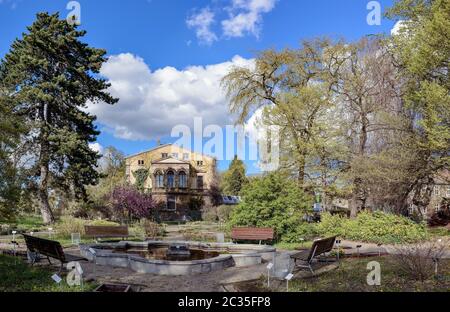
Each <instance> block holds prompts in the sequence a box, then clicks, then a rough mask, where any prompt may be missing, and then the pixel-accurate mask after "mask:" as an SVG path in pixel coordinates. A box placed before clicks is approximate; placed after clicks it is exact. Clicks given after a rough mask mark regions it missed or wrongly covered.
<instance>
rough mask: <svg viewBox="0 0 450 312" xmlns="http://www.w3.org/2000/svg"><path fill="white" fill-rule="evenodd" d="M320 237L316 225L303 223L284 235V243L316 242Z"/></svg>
mask: <svg viewBox="0 0 450 312" xmlns="http://www.w3.org/2000/svg"><path fill="white" fill-rule="evenodd" d="M317 236H319V233H318V230H317V225H316V224H315V223H307V222H302V223H300V224H299V225H297V226H296V227H295V228H294V229H293V230H292V231H288V233H286V234H285V235H283V240H282V242H283V243H302V242H305V241H310V240H314V238H316V237H317Z"/></svg>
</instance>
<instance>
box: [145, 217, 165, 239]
mask: <svg viewBox="0 0 450 312" xmlns="http://www.w3.org/2000/svg"><path fill="white" fill-rule="evenodd" d="M140 223H141V226H142V227H143V228H144V233H145V236H146V238H149V239H155V238H157V237H159V236H162V235H163V234H164V233H163V232H164V229H163V228H162V227H161V226H160V225H159V224H158V223H156V222H152V221H150V220H147V219H143V220H141V221H140Z"/></svg>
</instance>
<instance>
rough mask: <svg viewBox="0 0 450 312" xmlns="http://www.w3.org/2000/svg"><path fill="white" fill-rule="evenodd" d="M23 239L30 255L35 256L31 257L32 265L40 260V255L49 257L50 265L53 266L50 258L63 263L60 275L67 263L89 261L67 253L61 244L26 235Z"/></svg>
mask: <svg viewBox="0 0 450 312" xmlns="http://www.w3.org/2000/svg"><path fill="white" fill-rule="evenodd" d="M23 237H24V238H25V243H26V245H27V249H28V251H29V252H30V255H34V256H31V257H30V258H31V265H33V264H35V263H36V261H37V260H38V259H39V257H38V255H44V256H46V257H47V260H48V263H50V264H52V262H51V261H50V258H53V259H57V260H59V261H60V262H61V268H60V270H59V273H61V271H62V269H63V267H64V264H65V263H69V262H72V261H88V259H86V258H83V257H81V256H74V255H70V254H67V253H65V252H64V250H63V248H62V246H61V244H60V243H59V242H56V241H52V240H48V239H44V238H39V237H36V236H31V235H26V234H23Z"/></svg>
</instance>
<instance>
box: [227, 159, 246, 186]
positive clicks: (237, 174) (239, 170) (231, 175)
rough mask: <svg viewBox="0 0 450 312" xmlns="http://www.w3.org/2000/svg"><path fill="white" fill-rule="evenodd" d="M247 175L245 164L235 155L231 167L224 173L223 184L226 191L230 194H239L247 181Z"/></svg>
mask: <svg viewBox="0 0 450 312" xmlns="http://www.w3.org/2000/svg"><path fill="white" fill-rule="evenodd" d="M247 182H248V181H247V177H246V176H245V164H244V162H243V161H242V160H240V159H238V157H237V156H234V159H233V161H232V162H231V164H230V167H229V168H228V170H227V171H226V172H225V173H224V175H223V180H222V186H223V191H224V193H226V194H228V195H239V193H240V192H241V189H242V187H243V186H244V185H245V184H246V183H247Z"/></svg>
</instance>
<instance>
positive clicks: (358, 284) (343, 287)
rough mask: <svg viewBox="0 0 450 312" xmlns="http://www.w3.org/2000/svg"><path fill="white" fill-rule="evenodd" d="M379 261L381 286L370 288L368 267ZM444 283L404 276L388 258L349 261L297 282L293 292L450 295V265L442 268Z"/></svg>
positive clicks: (448, 263) (293, 283)
mask: <svg viewBox="0 0 450 312" xmlns="http://www.w3.org/2000/svg"><path fill="white" fill-rule="evenodd" d="M370 261H378V262H379V263H380V266H381V285H380V286H369V285H367V282H366V278H367V274H368V273H369V270H367V264H368V263H369V262H370ZM440 274H441V277H442V278H441V279H435V278H431V279H429V280H427V281H425V282H423V283H422V282H420V281H415V280H413V279H411V278H410V277H409V276H408V275H406V274H404V273H402V272H401V271H400V270H399V269H398V268H397V267H396V265H394V264H393V263H392V261H391V259H390V258H389V257H381V258H361V259H357V258H349V259H345V260H344V261H342V262H341V266H340V267H339V268H338V269H336V270H334V271H331V272H328V273H325V274H323V275H321V276H318V277H316V278H310V279H303V280H295V281H293V282H292V283H291V286H290V290H291V291H301V292H318V291H320V292H328V291H333V292H350V291H356V292H417V291H440V292H442V291H450V261H448V260H447V261H445V262H442V264H441V272H440Z"/></svg>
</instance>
